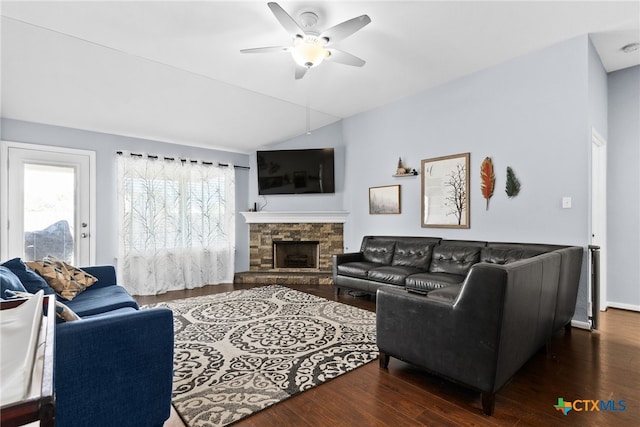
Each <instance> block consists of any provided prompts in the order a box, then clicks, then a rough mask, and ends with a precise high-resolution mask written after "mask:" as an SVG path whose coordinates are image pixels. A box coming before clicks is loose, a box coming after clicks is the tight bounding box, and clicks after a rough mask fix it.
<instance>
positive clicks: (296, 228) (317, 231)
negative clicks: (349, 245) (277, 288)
mask: <svg viewBox="0 0 640 427" xmlns="http://www.w3.org/2000/svg"><path fill="white" fill-rule="evenodd" d="M243 215H244V216H245V218H246V219H247V222H248V223H249V240H250V242H249V271H247V272H242V273H237V274H236V275H235V278H234V282H235V283H265V284H267V283H269V284H272V283H277V284H294V283H298V284H332V277H331V257H332V256H333V254H336V253H341V252H343V247H344V236H343V229H344V227H343V226H344V224H343V223H344V220H345V218H346V215H347V214H346V213H345V212H317V213H314V212H299V213H295V212H245V213H243ZM278 242H287V244H292V243H296V242H312V243H313V244H315V245H316V246H317V254H315V253H314V255H313V256H314V257H316V259H315V261H316V263H317V267H308V266H306V267H302V266H293V267H282V266H281V267H277V266H276V265H275V264H274V254H275V251H274V245H275V244H276V243H278Z"/></svg>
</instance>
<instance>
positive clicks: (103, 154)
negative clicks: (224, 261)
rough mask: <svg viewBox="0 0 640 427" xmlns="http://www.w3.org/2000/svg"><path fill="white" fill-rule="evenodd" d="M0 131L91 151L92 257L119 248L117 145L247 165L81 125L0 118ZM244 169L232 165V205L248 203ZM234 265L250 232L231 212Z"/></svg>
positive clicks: (239, 267) (245, 251)
mask: <svg viewBox="0 0 640 427" xmlns="http://www.w3.org/2000/svg"><path fill="white" fill-rule="evenodd" d="M1 131H2V133H1V134H0V137H1V139H2V140H5V141H13V142H24V143H32V144H40V145H53V146H56V147H67V148H79V149H84V150H92V151H95V152H96V169H97V172H96V173H97V186H96V187H97V188H96V192H97V200H96V204H97V206H96V211H97V212H96V222H97V224H95V227H94V228H95V237H96V242H97V247H96V262H97V263H98V264H114V263H115V258H116V255H117V253H118V241H117V232H116V231H117V230H118V224H117V197H116V151H131V152H134V153H149V154H158V155H167V156H173V157H190V158H194V159H201V160H207V161H219V162H222V163H233V164H236V165H243V166H247V165H248V163H249V156H248V155H246V154H238V153H230V152H224V151H216V150H207V149H203V148H196V147H187V146H184V145H175V144H168V143H164V142H158V141H150V140H145V139H137V138H129V137H124V136H118V135H110V134H104V133H97V132H89V131H84V130H80V129H70V128H64V127H58V126H49V125H44V124H37V123H30V122H23V121H17V120H9V119H2V127H1ZM248 188H249V172H248V171H246V170H243V169H236V209H237V210H238V211H240V210H244V207H245V206H246V205H247V204H248ZM235 268H236V271H243V270H247V269H248V268H249V233H248V230H247V228H246V226H245V224H244V220H243V218H242V216H241V215H237V218H236V265H235Z"/></svg>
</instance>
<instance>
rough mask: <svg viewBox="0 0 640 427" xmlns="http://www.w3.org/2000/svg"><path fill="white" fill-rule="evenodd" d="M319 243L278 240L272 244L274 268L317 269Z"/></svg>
mask: <svg viewBox="0 0 640 427" xmlns="http://www.w3.org/2000/svg"><path fill="white" fill-rule="evenodd" d="M319 249H320V242H319V241H317V240H316V241H299V240H278V241H274V242H273V267H274V268H315V269H317V268H319V264H320V250H319Z"/></svg>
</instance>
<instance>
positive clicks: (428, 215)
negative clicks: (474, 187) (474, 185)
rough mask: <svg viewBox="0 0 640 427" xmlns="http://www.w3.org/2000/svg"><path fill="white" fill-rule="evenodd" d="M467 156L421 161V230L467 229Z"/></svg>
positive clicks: (456, 155) (460, 155) (466, 154)
mask: <svg viewBox="0 0 640 427" xmlns="http://www.w3.org/2000/svg"><path fill="white" fill-rule="evenodd" d="M469 157H470V155H469V153H462V154H454V155H452V156H444V157H436V158H433V159H425V160H422V201H421V207H422V212H421V216H420V220H421V222H422V227H425V228H427V227H436V228H469Z"/></svg>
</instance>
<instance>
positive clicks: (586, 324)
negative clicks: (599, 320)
mask: <svg viewBox="0 0 640 427" xmlns="http://www.w3.org/2000/svg"><path fill="white" fill-rule="evenodd" d="M571 326H572V327H574V328H579V329H586V330H588V331H590V330H591V323H589V322H583V321H581V320H572V321H571Z"/></svg>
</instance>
